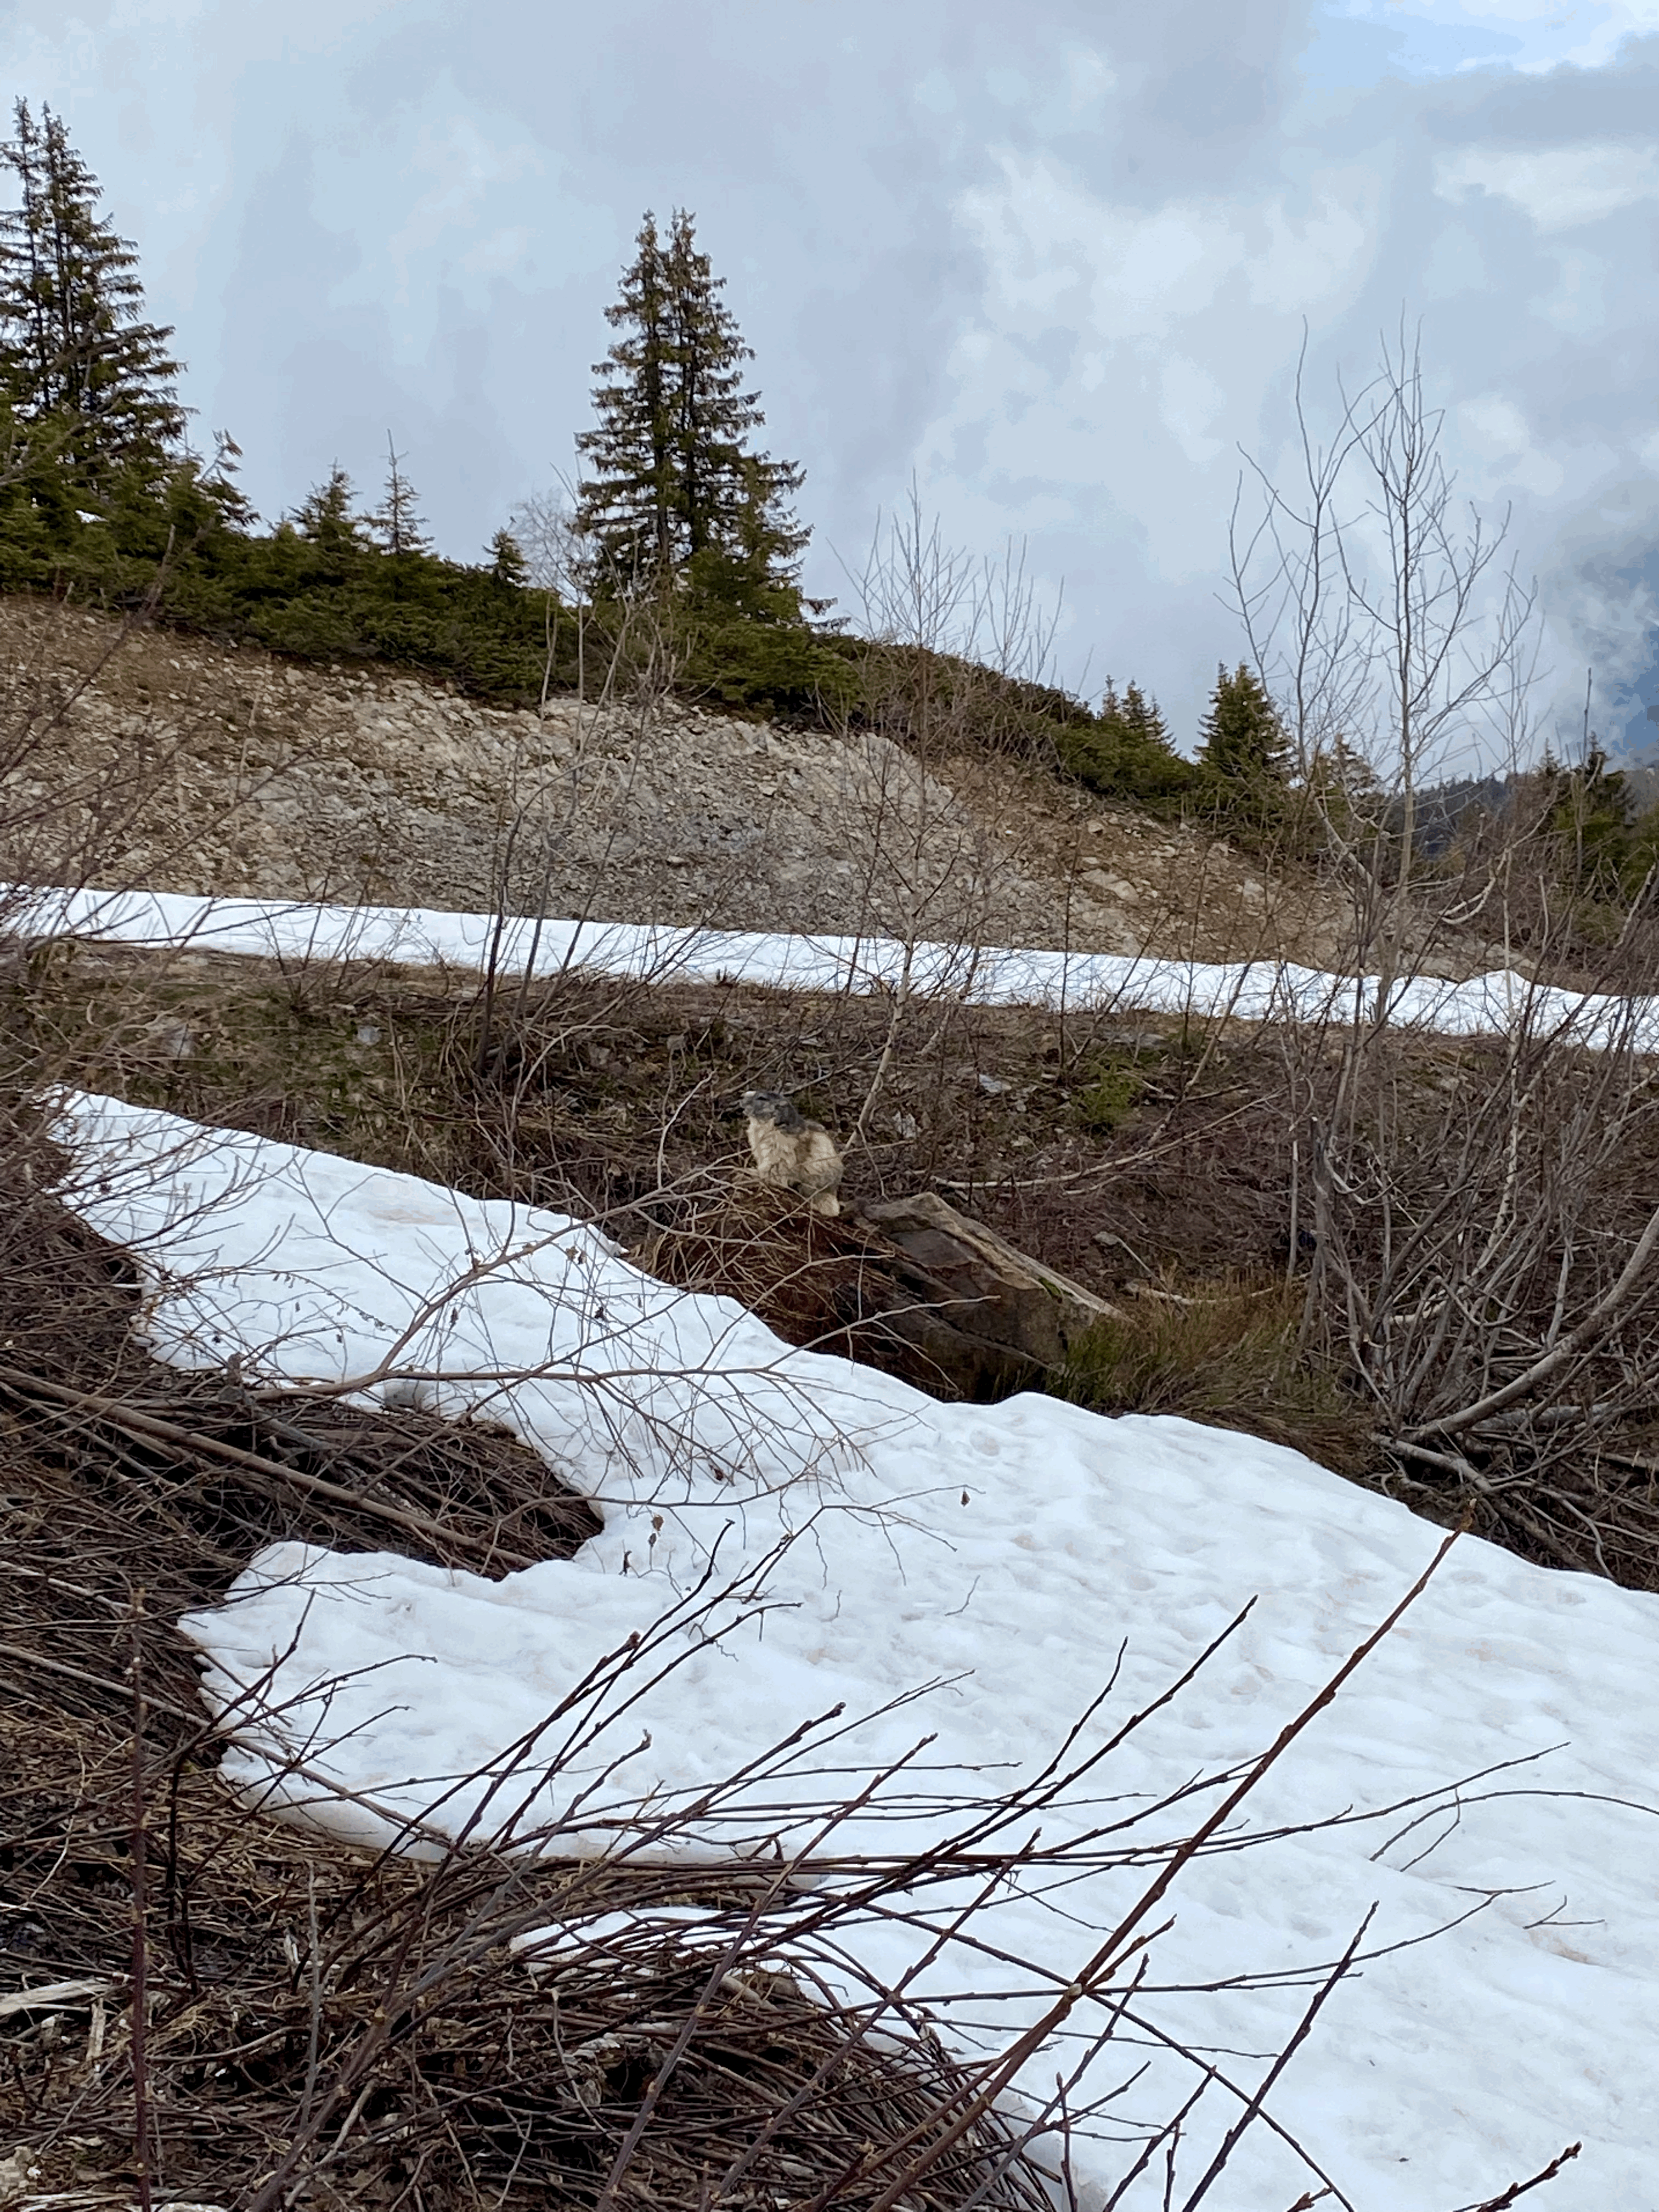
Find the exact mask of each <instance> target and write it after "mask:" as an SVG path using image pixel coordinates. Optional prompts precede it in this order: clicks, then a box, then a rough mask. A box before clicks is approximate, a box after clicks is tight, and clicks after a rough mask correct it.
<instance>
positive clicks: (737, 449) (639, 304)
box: [576, 210, 806, 583]
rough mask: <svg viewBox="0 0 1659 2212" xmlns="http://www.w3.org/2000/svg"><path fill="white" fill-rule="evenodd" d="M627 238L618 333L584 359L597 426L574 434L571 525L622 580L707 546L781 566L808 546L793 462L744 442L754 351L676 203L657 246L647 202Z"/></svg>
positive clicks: (614, 317) (662, 570) (706, 551)
mask: <svg viewBox="0 0 1659 2212" xmlns="http://www.w3.org/2000/svg"><path fill="white" fill-rule="evenodd" d="M635 244H636V248H637V251H636V253H635V260H634V262H633V264H632V266H631V267H630V268H629V269H628V270H627V271H626V272H625V273H624V275H623V283H622V290H621V294H620V295H619V296H618V298H617V301H616V302H615V303H614V305H612V306H611V307H607V308H606V310H605V318H606V319H607V321H608V322H609V323H610V324H611V327H612V329H613V330H616V331H618V332H619V333H620V335H619V336H618V337H617V342H616V343H615V344H613V345H612V347H611V350H610V352H609V353H608V354H607V355H606V356H605V359H604V361H602V362H596V363H595V365H594V374H595V375H596V376H599V378H601V379H602V381H601V382H600V383H599V385H598V386H595V388H594V393H593V408H594V412H595V414H596V416H598V418H599V420H598V423H597V426H596V427H595V428H593V429H592V430H589V431H586V432H584V433H583V435H581V436H580V438H579V439H578V440H577V441H576V443H577V447H578V450H579V451H580V453H581V454H582V456H583V458H584V459H585V461H586V464H587V465H588V467H589V468H590V469H591V471H592V474H591V475H590V476H589V477H586V478H585V479H584V480H583V481H582V483H580V485H579V486H578V492H577V497H578V508H577V520H578V523H579V525H580V528H581V530H582V531H583V532H584V533H585V534H586V538H587V539H588V542H589V544H591V545H592V548H593V549H594V552H595V554H596V556H598V562H599V564H600V565H602V566H603V567H605V568H608V569H609V570H610V571H611V573H612V574H619V575H621V576H622V577H623V579H625V580H635V579H650V580H655V581H657V582H659V583H664V582H666V581H668V580H671V579H673V578H674V577H676V576H677V575H678V574H679V573H680V572H681V571H683V570H684V568H685V567H686V566H687V564H688V563H690V562H693V561H696V560H697V559H698V558H699V556H709V555H714V556H720V557H721V558H723V559H724V560H725V561H726V562H732V563H735V564H738V566H740V567H742V568H745V569H754V570H757V571H758V572H759V574H760V575H762V576H763V577H764V578H765V579H769V580H778V579H779V578H781V577H783V576H787V574H789V572H790V567H791V564H792V563H793V562H794V560H795V559H796V557H797V556H799V552H800V551H801V550H802V548H803V547H804V546H805V543H806V532H805V531H803V530H801V529H800V528H799V526H797V525H796V523H795V520H794V518H793V514H791V513H790V512H789V510H788V506H787V502H788V501H789V499H790V498H791V496H792V495H793V494H794V493H795V492H796V491H797V490H799V487H800V483H801V473H800V471H799V469H798V468H796V467H795V466H794V465H793V464H792V463H790V462H787V461H775V460H773V459H771V458H770V457H769V455H766V454H763V453H752V452H750V448H749V439H750V434H751V433H752V432H753V431H755V430H757V428H759V427H760V425H761V423H762V422H763V420H764V417H763V415H762V412H761V409H760V404H759V398H758V395H757V393H755V392H746V391H744V367H743V364H744V362H748V361H750V360H752V359H753V358H754V356H753V354H752V352H751V350H750V348H749V347H748V346H746V345H745V344H744V342H743V339H742V337H741V335H740V333H739V332H738V326H737V324H736V321H735V320H734V319H733V317H732V313H731V311H730V310H729V309H728V308H727V307H726V306H725V305H724V303H723V302H722V301H721V300H720V291H721V289H722V288H723V286H724V283H725V279H724V278H723V277H716V276H714V274H713V272H712V270H711V268H710V265H709V260H708V255H707V254H706V253H700V252H698V251H697V248H696V234H695V232H694V229H693V225H692V219H691V217H690V215H689V214H687V213H686V212H685V211H684V210H678V211H677V212H676V214H675V216H674V217H673V221H672V224H671V229H670V233H669V236H668V239H667V241H666V243H665V242H664V240H663V239H662V238H661V236H660V235H659V232H658V229H657V224H656V218H655V216H653V215H651V214H649V213H647V216H646V217H645V221H644V223H643V225H642V226H641V230H640V234H639V237H638V239H637V240H636V241H635Z"/></svg>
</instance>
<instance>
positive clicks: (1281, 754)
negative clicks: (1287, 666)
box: [1198, 660, 1291, 815]
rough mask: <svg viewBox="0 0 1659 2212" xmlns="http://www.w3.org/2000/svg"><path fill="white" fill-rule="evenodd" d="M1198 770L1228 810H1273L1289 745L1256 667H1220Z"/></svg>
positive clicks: (1286, 770)
mask: <svg viewBox="0 0 1659 2212" xmlns="http://www.w3.org/2000/svg"><path fill="white" fill-rule="evenodd" d="M1198 769H1199V774H1200V777H1201V779H1202V781H1203V785H1204V787H1206V790H1207V793H1208V794H1209V796H1210V797H1211V799H1212V801H1213V802H1214V803H1215V804H1217V805H1219V806H1220V807H1221V808H1222V809H1223V811H1235V812H1242V813H1244V814H1247V815H1261V814H1263V813H1264V812H1270V811H1272V810H1273V806H1274V805H1276V803H1277V802H1278V800H1279V799H1282V797H1283V795H1284V793H1285V790H1286V789H1287V787H1288V786H1289V783H1290V772H1291V748H1290V743H1289V740H1288V739H1287V738H1286V737H1285V726H1284V724H1283V723H1282V722H1281V721H1280V720H1279V711H1278V709H1277V708H1275V706H1274V705H1273V701H1272V700H1271V699H1270V698H1269V697H1268V696H1267V689H1266V686H1265V685H1264V684H1262V682H1261V678H1259V677H1258V676H1257V675H1256V673H1255V670H1254V669H1252V668H1250V667H1249V665H1247V664H1246V663H1245V662H1243V661H1242V660H1241V661H1240V662H1239V664H1238V666H1237V668H1236V669H1235V670H1234V671H1233V672H1232V674H1231V676H1230V675H1229V674H1228V672H1227V670H1226V668H1225V665H1224V666H1222V667H1220V668H1218V670H1217V671H1216V684H1215V690H1214V691H1213V692H1212V694H1211V696H1210V705H1209V711H1208V712H1207V713H1206V715H1205V717H1204V721H1203V725H1202V730H1201V742H1200V745H1199V748H1198Z"/></svg>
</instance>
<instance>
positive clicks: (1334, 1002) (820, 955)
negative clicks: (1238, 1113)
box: [0, 886, 1659, 1051]
mask: <svg viewBox="0 0 1659 2212" xmlns="http://www.w3.org/2000/svg"><path fill="white" fill-rule="evenodd" d="M0 896H3V897H7V898H9V900H10V901H11V902H12V905H11V911H10V912H9V915H8V917H7V927H9V929H11V930H13V931H14V932H15V933H17V934H18V935H20V936H24V937H34V938H46V937H82V938H92V939H100V940H101V941H103V942H106V943H114V944H122V945H154V946H169V947H175V948H176V947H187V948H190V949H191V950H194V951H204V952H234V953H241V954H245V955H248V956H251V957H263V958H267V959H268V958H272V957H281V958H283V959H285V960H317V961H322V960H338V959H345V958H349V959H354V960H384V961H391V962H393V963H402V964H404V965H408V966H416V967H422V966H430V965H432V964H434V963H440V962H441V963H445V964H447V965H448V966H450V967H453V968H459V969H464V970H466V971H469V972H477V971H481V970H483V969H484V968H485V967H486V966H488V965H489V964H491V963H494V965H495V969H496V970H497V972H498V973H501V974H505V975H520V974H522V973H523V972H524V971H525V969H530V970H531V971H532V973H534V974H535V975H556V974H557V973H559V972H560V971H562V970H563V969H570V968H581V969H587V970H590V971H592V972H596V973H599V974H602V975H627V976H636V977H639V978H641V979H642V980H645V981H651V982H657V983H667V982H675V981H678V982H718V981H733V982H742V983H752V984H764V985H768V986H770V987H775V988H777V989H780V990H792V991H851V992H854V993H855V994H876V993H881V992H890V991H894V990H897V989H901V988H903V989H907V990H909V991H912V992H915V993H917V994H926V995H933V994H937V995H941V996H945V997H950V998H957V999H961V1000H964V1001H966V1002H967V1003H969V1004H970V1005H975V1006H1048V1007H1055V1008H1058V1007H1061V1006H1068V1007H1076V1008H1079V1009H1081V1008H1085V1007H1091V1008H1100V1007H1107V1006H1121V1007H1122V1008H1123V1009H1124V1010H1125V1011H1129V1010H1139V1011H1141V1012H1163V1013H1180V1014H1189V1015H1192V1016H1194V1018H1204V1019H1210V1018H1217V1017H1220V1016H1226V1017H1229V1018H1234V1019H1237V1020H1240V1021H1276V1020H1284V1019H1286V1018H1296V1019H1297V1020H1323V1019H1335V1020H1338V1021H1348V1020H1352V1019H1356V1018H1358V1019H1365V1020H1370V1019H1371V1018H1373V1017H1374V1016H1375V1014H1376V1009H1377V1004H1378V998H1379V993H1380V989H1381V986H1380V983H1379V980H1378V978H1377V977H1376V976H1374V975H1362V976H1357V977H1355V976H1346V977H1345V976H1340V975H1326V974H1324V973H1322V971H1321V970H1319V969H1313V968H1300V967H1296V966H1293V965H1292V964H1291V963H1288V962H1285V961H1273V960H1255V961H1231V962H1206V961H1199V960H1159V959H1153V958H1152V957H1150V956H1141V957H1127V956H1125V955H1121V954H1117V953H1108V952H1072V953H1066V952H1043V951H1020V950H1018V949H1006V948H1003V949H999V948H996V947H985V946H971V945H931V944H921V945H910V946H908V947H907V946H906V945H903V944H902V943H901V942H899V941H898V940H896V939H890V938H880V937H795V936H788V935H783V934H771V933H757V932H753V931H744V930H731V929H680V928H672V927H668V926H666V925H659V924H655V923H635V922H609V921H583V922H578V921H556V920H551V919H549V920H545V921H538V920H535V919H533V918H529V917H525V916H518V915H487V914H448V913H443V912H440V911H438V910H437V909H435V908H423V907H409V908H404V907H375V906H352V907H345V906H307V905H299V904H287V903H281V902H272V901H266V900H257V899H234V898H196V897H190V896H185V895H184V894H182V893H179V892H173V891H96V890H79V891H68V890H23V889H21V888H20V887H16V886H14V887H12V888H11V889H10V890H9V891H8V890H6V888H5V887H3V886H0ZM1388 1012H1389V1018H1390V1020H1391V1021H1393V1022H1394V1023H1395V1024H1396V1025H1397V1026H1399V1027H1401V1028H1414V1029H1422V1030H1431V1031H1433V1032H1434V1033H1436V1034H1437V1035H1440V1036H1475V1035H1485V1034H1492V1033H1504V1032H1508V1031H1510V1030H1514V1029H1516V1027H1517V1026H1520V1025H1522V1024H1524V1025H1525V1026H1526V1027H1527V1028H1528V1030H1531V1031H1532V1032H1533V1033H1534V1035H1548V1034H1550V1033H1552V1032H1553V1031H1555V1030H1561V1031H1563V1032H1565V1033H1567V1034H1570V1035H1571V1036H1575V1037H1577V1039H1578V1040H1579V1041H1580V1042H1583V1043H1584V1044H1586V1045H1589V1046H1592V1047H1598V1048H1599V1047H1602V1046H1606V1045H1608V1044H1611V1043H1613V1042H1632V1043H1634V1044H1635V1045H1636V1046H1637V1047H1638V1049H1640V1050H1643V1051H1655V1050H1659V999H1650V1000H1636V1001H1630V1000H1622V999H1617V998H1612V997H1608V996H1606V995H1604V994H1595V993H1578V992H1571V991H1564V990H1558V989H1555V988H1553V987H1546V986H1543V985H1540V984H1536V983H1533V982H1531V981H1528V979H1527V977H1525V976H1524V975H1518V974H1516V972H1514V971H1513V970H1512V969H1500V970H1496V971H1494V972H1493V973H1492V974H1491V975H1476V976H1473V977H1471V978H1470V979H1469V980H1468V981H1464V982H1461V983H1455V982H1450V981H1447V980H1445V979H1444V978H1443V977H1440V976H1434V975H1425V976H1417V977H1413V978H1409V979H1407V980H1405V981H1401V982H1399V983H1397V984H1396V985H1395V987H1394V991H1393V994H1392V996H1391V998H1390V1000H1389V1009H1388Z"/></svg>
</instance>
